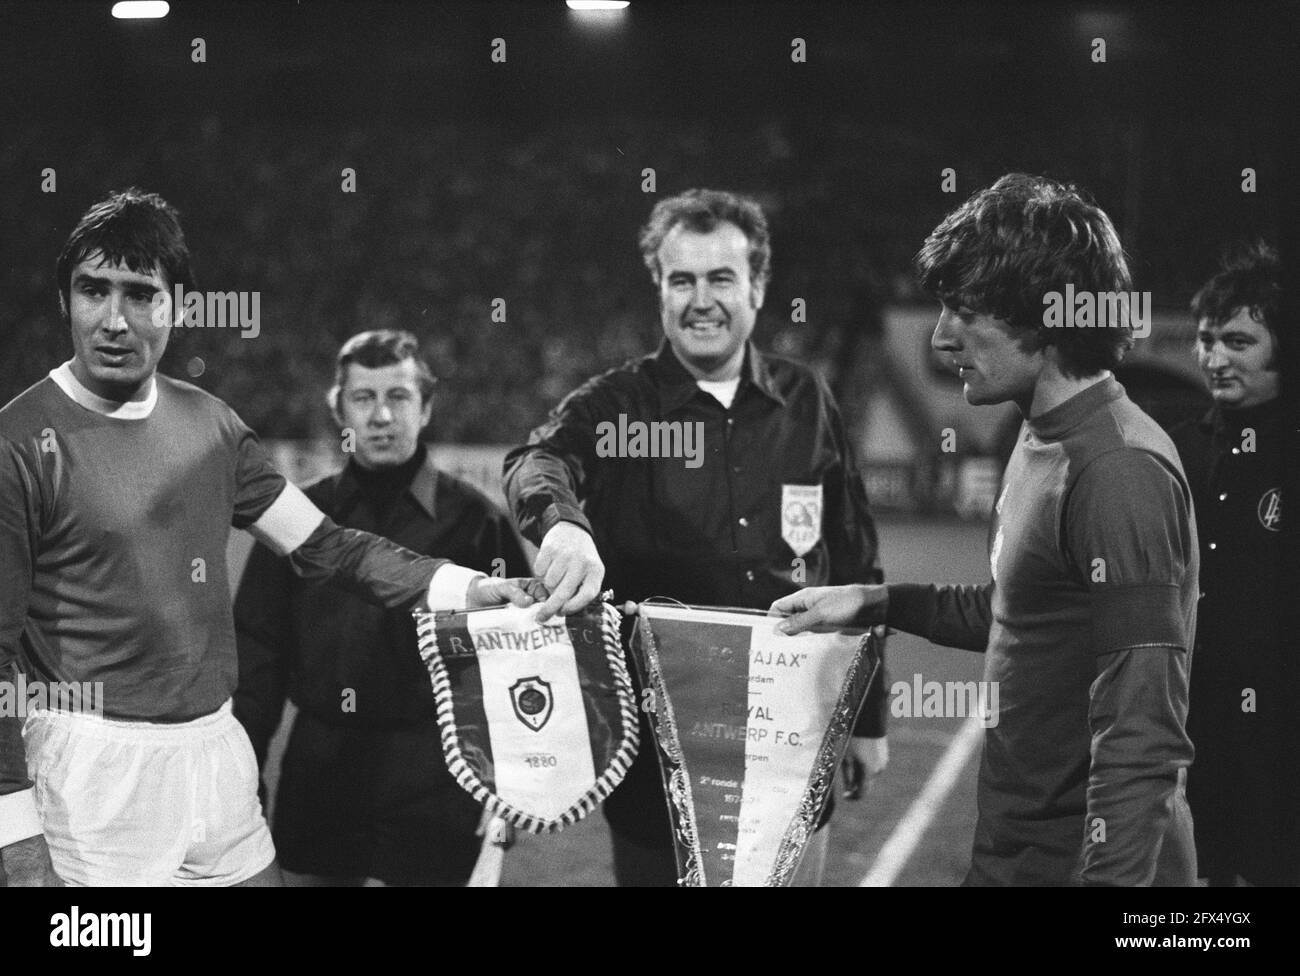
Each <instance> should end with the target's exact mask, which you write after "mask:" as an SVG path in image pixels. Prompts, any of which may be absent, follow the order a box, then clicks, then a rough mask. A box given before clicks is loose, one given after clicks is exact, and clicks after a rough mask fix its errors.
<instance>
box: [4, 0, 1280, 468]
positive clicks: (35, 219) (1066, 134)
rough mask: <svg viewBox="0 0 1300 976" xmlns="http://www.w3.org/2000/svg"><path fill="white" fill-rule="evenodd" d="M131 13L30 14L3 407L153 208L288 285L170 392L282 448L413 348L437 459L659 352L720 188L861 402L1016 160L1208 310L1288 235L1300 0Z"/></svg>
mask: <svg viewBox="0 0 1300 976" xmlns="http://www.w3.org/2000/svg"><path fill="white" fill-rule="evenodd" d="M110 6H111V4H109V3H43V4H35V5H33V4H9V3H5V4H0V12H2V13H3V17H4V27H3V34H2V35H0V65H2V68H0V72H2V77H3V82H4V84H3V101H0V123H2V124H0V215H2V218H3V229H2V231H0V294H3V297H4V301H3V302H0V350H2V352H0V403H3V402H5V401H7V400H8V399H10V398H11V397H13V396H14V395H16V394H17V393H19V392H21V390H23V389H24V388H25V387H26V386H28V385H30V384H31V383H33V382H35V381H36V380H38V379H39V378H41V377H42V376H43V375H44V374H45V373H46V372H47V371H48V370H49V369H50V368H51V366H53V365H55V364H57V363H58V362H61V361H63V360H64V359H66V358H68V356H69V355H70V354H71V343H70V340H69V339H68V336H67V334H66V327H65V326H64V325H63V324H62V323H61V321H60V318H59V314H58V308H57V289H56V283H55V281H54V275H53V268H54V259H55V256H56V255H57V253H58V250H59V248H60V246H61V244H62V242H63V240H64V239H65V237H66V236H67V234H68V233H69V231H70V230H71V229H72V227H73V225H74V224H75V222H76V220H77V217H78V216H79V215H80V214H81V212H82V211H83V210H84V209H85V208H86V207H87V206H88V205H89V204H90V203H92V202H93V201H95V200H98V199H99V198H101V197H102V196H103V195H104V194H105V193H106V192H108V191H110V190H112V189H117V188H121V187H124V186H127V185H131V184H136V185H139V186H142V187H144V188H146V189H150V190H156V191H158V192H160V193H162V194H163V195H164V196H165V197H166V198H167V199H169V200H170V201H171V202H172V203H174V204H175V205H176V206H177V207H178V208H179V209H180V210H181V211H182V214H183V217H184V220H185V226H186V230H187V234H188V237H189V241H190V246H191V249H192V250H193V252H194V255H195V266H196V270H197V273H198V276H199V278H198V282H197V285H198V287H199V288H203V289H209V290H219V291H226V290H238V291H259V292H260V293H261V302H262V305H261V312H262V324H261V335H260V336H259V337H258V338H257V339H255V340H245V339H241V338H240V337H239V335H238V333H237V332H235V331H233V330H206V331H204V330H176V331H175V332H174V334H173V337H172V340H171V347H170V348H169V351H168V354H167V358H166V359H165V360H164V363H163V369H164V371H165V372H169V373H171V374H172V375H177V376H180V377H182V378H187V379H192V380H193V381H194V382H196V383H198V384H199V385H200V386H203V387H205V388H207V389H210V390H211V391H213V392H214V393H216V394H218V395H219V396H222V397H223V398H225V399H227V400H228V401H229V402H230V403H231V404H232V405H233V406H235V408H236V409H237V410H239V411H240V413H241V414H242V415H243V416H244V418H245V420H247V421H248V422H249V423H250V424H251V425H252V426H253V427H254V428H255V429H256V430H258V431H259V433H261V434H263V435H264V436H267V437H294V438H300V437H310V436H315V435H319V434H321V433H323V432H325V431H327V430H328V429H329V428H328V418H327V416H326V414H325V412H324V409H323V407H322V406H321V399H320V393H321V392H322V390H323V389H324V387H325V386H326V385H327V384H328V380H329V374H330V367H331V363H332V357H333V354H334V352H335V350H336V349H337V346H338V344H339V343H340V341H341V340H342V339H344V338H346V337H347V336H348V335H351V334H353V333H355V332H357V331H361V330H362V329H368V328H379V327H387V326H395V327H404V328H409V329H411V330H412V331H415V332H416V333H417V334H418V335H419V336H420V337H421V339H422V341H423V342H424V343H425V344H426V348H427V350H428V352H429V355H430V358H431V360H432V362H433V364H434V367H435V370H436V371H437V372H438V373H439V375H440V377H441V379H442V382H441V384H440V386H439V391H438V397H439V400H438V404H437V412H436V414H435V416H436V418H437V419H436V421H435V429H434V430H433V431H432V434H433V436H434V437H435V438H436V439H438V440H443V441H460V442H485V443H510V442H517V441H519V440H521V439H522V438H523V436H524V435H525V434H526V432H527V430H528V429H529V428H530V427H531V426H533V425H534V424H536V423H537V422H539V421H540V419H541V418H542V416H543V415H544V413H545V411H546V409H548V408H549V407H550V406H552V405H553V404H554V403H555V402H556V401H557V400H558V399H559V397H560V396H561V395H563V393H565V392H566V391H567V390H569V389H570V388H572V387H573V386H574V385H576V384H577V383H578V382H579V381H580V380H582V379H583V378H585V377H587V376H589V375H591V374H592V373H593V372H596V371H597V370H599V369H603V368H607V367H609V366H611V365H614V364H616V363H617V362H619V361H621V360H622V359H624V358H626V357H628V356H632V355H636V354H639V353H641V352H643V351H646V350H648V349H649V348H652V347H653V345H654V344H655V343H657V341H658V337H659V334H660V333H659V326H658V320H657V311H656V306H655V293H654V291H653V289H652V286H651V284H650V281H649V278H648V276H647V274H646V272H645V270H644V268H643V266H642V265H641V260H640V255H639V254H638V252H637V250H636V246H635V236H636V231H637V229H638V227H639V226H640V224H641V223H642V222H643V221H644V219H645V217H646V215H647V214H648V212H649V210H650V208H651V207H652V206H653V204H654V202H655V201H656V200H657V199H659V198H661V197H662V196H663V195H665V194H669V193H673V192H677V191H680V190H682V189H686V188H688V187H691V186H698V185H714V186H724V187H729V188H734V189H739V190H744V191H748V192H750V193H753V194H756V195H757V196H758V197H759V198H760V199H761V200H762V202H763V203H764V204H765V206H766V207H767V209H768V211H769V215H770V218H771V222H772V229H773V243H774V269H775V275H774V278H773V281H772V285H771V287H770V289H769V294H768V304H767V307H766V308H765V310H764V312H763V314H762V316H761V318H760V333H759V339H760V342H761V343H762V344H763V345H765V346H768V347H771V348H775V349H777V350H778V351H781V352H785V353H789V354H795V355H800V356H804V357H806V358H808V359H811V360H812V361H814V362H815V363H818V364H820V365H821V366H822V368H823V369H824V370H825V371H826V373H827V374H828V376H829V377H830V378H831V379H832V381H833V382H835V383H836V386H837V389H841V390H842V387H843V383H844V382H846V380H845V378H844V377H843V376H841V375H839V373H840V368H841V364H843V363H848V362H853V361H855V360H854V355H850V353H854V354H856V348H855V349H850V348H849V347H856V346H857V345H858V344H861V343H867V344H869V343H871V342H872V341H874V336H875V335H876V330H878V328H879V322H880V319H879V316H880V309H881V307H882V306H883V305H885V304H889V303H912V302H917V301H924V299H923V297H922V296H919V295H918V294H916V292H915V286H914V284H913V281H912V277H911V274H910V271H909V265H910V260H911V257H912V255H913V254H914V253H915V251H916V249H917V247H918V246H919V245H920V243H921V241H922V240H923V239H924V237H925V235H926V233H928V231H929V230H930V229H931V228H932V227H933V226H934V224H935V223H936V222H937V221H938V220H939V219H940V218H941V217H942V216H943V214H944V213H946V212H947V211H948V210H950V209H951V208H952V207H954V206H955V205H956V204H957V203H959V202H960V201H961V200H962V199H964V198H965V197H966V196H968V195H969V194H970V193H971V192H973V191H974V190H976V189H978V188H980V187H981V186H984V185H986V184H987V183H989V182H991V181H992V180H993V179H995V178H996V177H997V176H999V175H1000V174H1002V173H1004V172H1006V171H1009V170H1015V169H1019V170H1027V171H1031V172H1042V173H1047V174H1049V175H1052V176H1055V177H1058V178H1061V179H1066V180H1072V181H1077V182H1078V183H1080V184H1081V185H1083V186H1084V187H1086V188H1087V189H1088V190H1090V191H1091V192H1092V194H1093V195H1094V196H1095V197H1096V198H1097V200H1098V202H1099V203H1101V205H1102V206H1103V207H1105V208H1106V209H1107V211H1108V212H1109V213H1110V214H1111V216H1112V217H1113V218H1114V219H1115V221H1116V224H1117V226H1118V228H1119V230H1120V233H1121V237H1122V239H1123V240H1124V242H1125V245H1126V247H1127V248H1128V250H1129V252H1130V254H1131V257H1132V265H1133V269H1134V273H1135V278H1136V282H1135V287H1137V288H1139V289H1143V290H1150V291H1152V292H1153V293H1154V296H1155V301H1156V303H1157V305H1164V306H1171V307H1175V308H1185V307H1186V303H1187V301H1188V299H1189V298H1190V297H1191V294H1192V293H1193V291H1194V290H1195V288H1196V287H1197V286H1198V285H1199V284H1200V283H1201V282H1202V281H1203V280H1204V279H1205V278H1206V277H1208V275H1209V274H1210V273H1212V271H1213V269H1214V262H1215V258H1216V257H1217V255H1218V253H1219V251H1220V249H1221V247H1222V246H1223V245H1224V244H1225V243H1226V242H1228V241H1229V240H1230V239H1232V238H1235V237H1239V236H1255V235H1259V234H1263V235H1265V236H1267V237H1270V238H1276V236H1277V233H1278V230H1279V221H1280V217H1279V208H1280V205H1281V194H1280V190H1279V182H1280V181H1281V180H1282V179H1284V178H1285V177H1286V176H1287V175H1288V174H1287V172H1286V169H1287V166H1286V165H1283V156H1282V153H1281V150H1280V148H1279V145H1278V143H1277V142H1276V139H1277V135H1278V132H1279V121H1280V120H1281V119H1282V118H1283V109H1284V108H1285V109H1287V110H1289V111H1290V112H1294V107H1295V95H1294V88H1293V86H1291V85H1285V86H1284V85H1283V83H1282V79H1283V77H1284V76H1285V73H1284V72H1283V70H1282V69H1283V67H1284V66H1289V65H1290V64H1291V63H1292V62H1294V61H1295V60H1296V59H1295V57H1294V55H1295V53H1296V47H1297V44H1296V34H1295V31H1294V21H1293V20H1292V19H1290V18H1289V17H1288V16H1286V14H1287V12H1288V9H1289V5H1283V4H1250V3H1236V4H1231V5H1229V4H1222V5H1207V4H1196V3H1169V4H1141V5H1137V4H1126V5H1113V4H1086V5H1085V4H1062V5H1045V4H994V5H990V4H933V3H916V2H913V3H906V4H889V3H883V4H882V3H871V4H867V3H854V4H845V5H841V4H813V3H802V4H762V3H692V4H689V5H679V4H665V3H655V4H649V3H647V2H645V0H638V2H634V3H633V4H632V6H631V8H630V9H629V10H628V11H626V12H625V14H624V15H623V16H622V17H621V18H619V19H618V20H617V22H614V23H607V24H604V25H602V26H596V27H592V26H584V25H583V24H582V23H580V22H579V21H578V19H577V18H576V17H575V16H574V15H572V14H571V13H570V12H569V11H567V10H566V9H565V8H564V5H563V4H562V3H560V2H558V0H556V2H547V3H530V4H504V3H468V4H465V3H461V4H431V3H350V4H332V3H312V2H303V3H289V2H277V3H264V4H251V3H239V4H229V3H184V2H182V3H173V4H172V7H173V9H172V12H171V14H170V15H169V16H168V17H167V18H165V19H164V20H161V21H138V22H123V21H115V20H112V19H111V18H110V17H109V14H108V11H109V7H110ZM1098 36H1100V37H1103V38H1105V39H1106V42H1107V63H1105V64H1094V63H1092V61H1091V60H1090V53H1091V39H1092V38H1093V37H1098ZM195 37H202V38H203V39H204V40H205V41H206V46H207V51H206V53H207V62H206V63H204V64H195V63H193V62H192V61H191V57H190V55H191V46H190V42H191V39H192V38H195ZM495 37H502V38H504V39H505V40H506V44H507V61H506V63H504V64H494V63H492V61H491V60H490V57H489V55H490V51H491V44H492V39H493V38H495ZM795 37H801V38H804V39H805V41H806V43H807V58H808V60H807V63H804V64H795V63H792V61H791V58H790V52H791V40H792V38H795ZM1286 162H1287V164H1292V165H1293V162H1294V161H1293V160H1290V159H1287V160H1286ZM1247 166H1250V167H1253V168H1254V169H1255V170H1256V172H1257V174H1258V185H1259V191H1258V192H1257V193H1255V194H1244V193H1242V192H1241V190H1240V183H1241V175H1240V173H1241V170H1242V169H1243V168H1244V167H1247ZM45 167H53V168H54V169H55V170H56V172H57V180H58V184H57V185H58V191H57V193H42V192H41V189H40V184H41V170H42V169H43V168H45ZM344 167H352V168H354V169H355V170H356V173H357V188H358V192H356V193H353V194H345V193H343V192H341V190H340V182H341V177H340V170H342V169H343V168H344ZM646 167H653V168H654V170H655V172H656V179H657V191H658V192H657V194H648V193H644V192H642V189H641V182H642V170H643V169H644V168H646ZM946 167H952V168H953V169H955V170H956V172H957V186H958V191H957V193H955V194H945V193H942V192H940V181H941V172H942V170H943V169H945V168H946ZM497 297H501V298H505V299H506V301H507V310H508V321H507V322H506V323H504V324H501V323H496V324H494V323H492V322H491V320H490V312H491V302H492V300H493V299H494V298H497ZM794 297H804V298H805V299H806V300H807V302H808V323H807V324H804V325H796V324H792V323H790V322H789V308H790V302H791V299H792V298H794ZM194 357H198V358H200V359H202V360H203V364H204V369H203V372H202V373H201V375H199V376H197V377H194V376H192V375H187V374H188V373H190V372H191V371H190V370H188V368H187V367H188V365H189V364H190V362H191V360H192V359H194Z"/></svg>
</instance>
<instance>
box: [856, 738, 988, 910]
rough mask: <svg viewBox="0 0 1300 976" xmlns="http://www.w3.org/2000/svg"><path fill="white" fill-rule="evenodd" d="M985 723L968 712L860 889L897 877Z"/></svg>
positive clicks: (971, 752) (888, 882)
mask: <svg viewBox="0 0 1300 976" xmlns="http://www.w3.org/2000/svg"><path fill="white" fill-rule="evenodd" d="M983 733H984V726H983V723H982V722H981V721H980V718H979V716H978V715H969V716H967V717H966V721H965V722H963V723H962V726H961V728H960V729H958V730H957V734H956V735H955V736H953V737H952V741H951V742H949V743H948V748H947V749H946V750H945V751H944V754H943V756H942V757H941V758H940V759H939V762H938V764H937V765H936V766H935V767H934V771H933V772H932V773H930V778H929V779H928V780H926V783H925V788H924V789H923V790H921V795H920V796H918V797H917V798H916V799H915V800H913V801H912V805H911V806H910V807H908V809H907V813H905V814H903V818H902V819H901V820H899V821H898V826H896V827H895V828H894V832H893V833H892V834H890V835H889V839H888V840H887V841H885V846H884V847H882V848H881V849H880V853H879V854H878V855H876V863H875V864H873V865H871V870H870V871H868V872H867V873H866V876H865V877H863V879H862V880H861V881H859V882H858V887H859V888H888V887H889V886H891V885H892V884H893V883H894V881H895V880H896V879H897V878H898V875H899V874H900V873H901V872H902V870H903V868H904V867H905V866H906V865H907V862H908V860H909V859H910V858H911V856H912V853H913V852H914V851H915V850H916V847H917V845H918V844H919V843H921V838H922V837H924V836H925V832H926V830H928V829H929V827H930V821H932V820H933V819H934V817H935V814H937V813H938V812H939V809H940V808H941V807H942V806H943V802H944V800H946V799H947V798H948V794H949V793H951V792H952V788H953V787H954V786H956V785H957V778H958V777H959V776H961V771H962V770H963V769H964V768H965V767H966V763H968V762H969V761H970V757H971V756H972V755H974V753H975V750H976V749H977V748H979V744H980V742H981V740H982V739H983Z"/></svg>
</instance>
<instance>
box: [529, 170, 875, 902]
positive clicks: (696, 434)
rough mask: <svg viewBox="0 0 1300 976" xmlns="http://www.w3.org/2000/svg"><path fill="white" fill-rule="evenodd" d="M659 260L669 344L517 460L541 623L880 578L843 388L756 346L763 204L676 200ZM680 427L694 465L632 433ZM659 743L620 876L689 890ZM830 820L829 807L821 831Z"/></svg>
mask: <svg viewBox="0 0 1300 976" xmlns="http://www.w3.org/2000/svg"><path fill="white" fill-rule="evenodd" d="M641 251H642V256H643V258H644V260H645V263H646V266H647V268H648V270H649V271H650V275H651V278H652V280H653V281H654V283H655V286H656V288H657V290H658V293H659V311H660V320H661V324H662V326H663V331H664V342H663V343H662V344H661V346H660V347H659V351H658V352H656V353H654V354H652V355H649V356H645V357H643V358H641V359H639V360H634V361H632V362H629V363H627V364H625V365H623V366H621V367H619V368H617V369H612V370H610V371H609V372H607V373H604V374H602V375H601V376H597V377H595V378H594V379H592V380H589V381H588V382H587V383H585V384H583V385H582V386H580V387H579V388H578V389H577V390H575V391H574V392H572V393H571V394H569V396H567V397H566V398H565V399H564V401H563V402H562V403H560V405H559V406H558V407H556V409H555V410H554V411H553V412H552V414H551V418H550V420H548V421H547V422H546V423H545V424H543V425H542V426H540V427H538V428H537V429H536V430H534V431H533V432H532V434H531V436H530V437H529V439H528V443H527V444H526V445H524V446H522V447H519V448H516V449H515V450H514V451H512V452H511V453H510V454H509V455H508V456H507V458H506V472H505V473H506V496H507V498H508V499H509V502H510V505H511V509H512V512H513V514H514V516H515V518H516V520H517V523H518V525H519V528H520V531H521V532H522V533H523V535H524V537H525V538H527V539H529V540H530V541H532V542H535V543H537V544H538V545H539V546H540V551H539V553H538V557H537V564H536V575H537V576H538V577H539V578H542V579H544V581H545V583H546V585H547V587H548V589H549V590H550V594H551V596H550V599H549V600H547V601H546V602H545V603H543V604H542V605H541V606H540V608H539V610H538V614H539V616H545V615H548V614H551V613H555V612H565V613H572V612H575V611H576V610H577V609H579V608H580V607H582V606H583V605H584V604H585V603H586V602H587V601H589V600H591V599H592V598H594V597H595V596H596V594H597V593H598V592H599V591H600V589H602V588H610V589H612V590H613V591H614V598H615V599H616V600H617V601H618V602H620V603H621V602H623V601H627V600H630V601H635V602H639V601H641V600H645V599H648V598H649V597H653V596H662V597H669V598H672V599H676V600H680V601H682V602H684V603H692V604H698V605H706V606H726V607H748V608H752V609H760V610H766V609H767V607H768V606H769V605H770V604H771V603H772V601H773V600H776V599H777V598H778V597H781V596H784V595H785V594H788V593H792V592H794V591H795V590H797V589H798V588H799V587H800V586H802V585H804V584H806V583H807V584H814V583H815V584H826V583H847V582H850V581H853V580H859V579H865V580H872V581H876V582H878V581H880V580H881V578H882V572H881V569H880V564H879V561H878V558H877V539H876V528H875V524H874V523H873V521H872V518H871V514H870V512H869V511H868V509H867V496H866V491H865V489H864V487H863V484H862V478H861V476H860V475H859V473H858V470H857V467H856V465H855V463H854V460H853V452H852V451H851V450H850V448H849V444H848V439H847V437H846V435H845V432H844V425H843V423H842V422H841V420H840V415H839V410H838V409H837V407H836V406H835V403H834V401H833V399H832V398H831V394H830V391H829V390H828V389H827V387H826V385H825V383H823V382H822V381H821V380H820V379H818V378H817V376H816V375H815V374H814V373H813V372H812V371H811V370H809V369H808V368H807V367H805V366H801V365H799V364H797V363H793V362H790V361H788V360H784V359H778V358H776V357H773V356H767V355H764V354H763V353H761V352H759V350H758V349H757V348H756V347H755V346H754V344H753V343H752V342H751V341H750V336H751V335H752V333H753V330H754V325H755V322H756V319H757V315H758V310H759V309H760V308H761V307H762V304H763V295H764V290H765V288H766V284H767V278H768V274H769V270H770V248H769V245H768V229H767V221H766V219H765V218H764V215H763V212H762V210H761V209H760V208H759V206H758V204H757V203H755V202H754V201H753V200H750V199H748V198H745V197H742V196H739V195H738V194H733V193H727V192H722V191H717V190H691V191H688V192H687V193H684V194H682V195H680V196H676V197H671V198H669V199H666V200H664V201H662V202H661V203H659V205H658V206H656V207H655V209H654V212H653V213H652V214H651V217H650V220H649V222H648V223H647V224H646V226H645V228H644V229H643V231H642V234H641ZM649 425H655V427H654V428H652V427H650V426H649ZM664 425H671V429H672V430H675V431H677V432H679V434H680V437H679V438H678V441H677V442H676V443H677V446H678V448H680V455H681V456H678V457H661V456H658V454H657V453H656V455H655V456H650V457H647V456H645V454H644V453H643V452H642V450H641V449H640V448H639V447H637V446H636V445H635V444H634V442H633V441H632V440H631V439H628V440H627V442H626V443H624V438H623V437H622V432H624V431H627V432H629V437H630V438H635V437H637V436H638V434H637V432H638V431H639V432H642V433H644V432H646V431H648V430H654V429H659V430H664V429H670V428H666V427H665V426H664ZM660 446H662V444H661V445H660ZM670 447H671V444H670ZM625 449H626V450H625ZM885 687H886V685H885V682H884V680H883V679H882V678H879V677H878V678H877V680H876V681H875V682H873V684H872V686H871V689H870V690H869V692H868V695H867V700H866V703H865V705H864V707H863V709H862V712H861V713H860V716H859V720H858V723H857V725H856V727H855V729H854V736H855V738H854V739H853V740H852V745H851V747H850V759H849V765H850V767H851V768H854V769H855V770H856V771H857V772H858V773H859V774H861V773H863V772H865V773H866V774H867V775H871V774H874V773H878V772H880V771H881V770H882V769H883V768H884V766H885V763H886V762H887V759H888V750H887V747H886V741H885V709H886V705H887V699H886V696H885V694H884V688H885ZM641 741H642V746H641V751H640V753H639V754H638V755H637V759H636V762H635V763H634V764H633V765H632V768H631V770H630V771H629V772H628V775H627V778H626V779H625V780H624V781H623V783H622V784H621V785H620V786H619V787H618V788H617V789H615V790H614V792H613V793H612V794H611V796H610V798H609V799H608V800H607V801H606V802H605V815H606V818H607V819H608V820H609V824H610V831H611V836H612V844H613V853H614V874H615V877H616V879H617V881H618V883H619V885H620V886H645V885H672V884H674V883H675V882H676V880H677V870H676V863H675V858H674V854H673V845H672V833H671V827H670V825H669V818H668V809H667V801H666V799H665V797H664V792H663V787H662V785H661V782H660V776H659V771H658V769H657V768H656V764H655V749H654V747H653V744H652V743H653V739H652V737H651V733H650V729H649V726H648V724H647V722H646V721H645V716H644V714H643V716H642V728H641ZM854 778H855V779H858V778H860V777H854ZM828 814H829V805H828V807H827V809H826V810H825V811H824V816H823V822H824V820H825V816H826V815H828ZM826 845H827V835H826V832H825V831H820V832H818V834H817V835H816V836H815V837H814V840H813V842H812V844H811V845H810V848H809V852H808V854H807V855H806V856H805V858H804V861H803V864H802V865H801V866H800V872H799V874H798V875H796V878H795V883H796V884H799V885H806V884H816V883H817V882H818V880H819V875H820V865H821V863H822V860H823V859H824V856H825V851H826Z"/></svg>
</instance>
